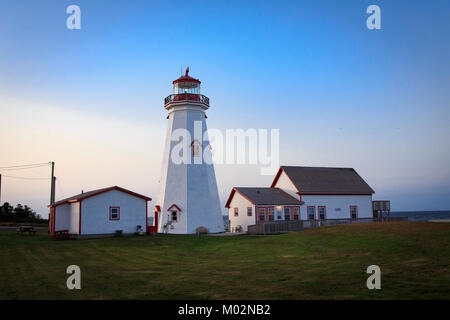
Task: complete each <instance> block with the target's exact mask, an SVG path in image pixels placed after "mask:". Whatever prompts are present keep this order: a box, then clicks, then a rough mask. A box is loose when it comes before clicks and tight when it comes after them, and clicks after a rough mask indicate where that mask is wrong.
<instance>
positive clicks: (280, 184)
mask: <svg viewBox="0 0 450 320" xmlns="http://www.w3.org/2000/svg"><path fill="white" fill-rule="evenodd" d="M274 187H275V188H280V189H281V190H283V191H284V192H286V193H288V194H289V195H291V196H293V197H294V198H295V199H297V200H298V199H299V196H298V194H297V192H298V191H297V188H296V187H295V186H294V184H293V183H292V181H291V179H289V177H288V176H287V174H286V173H285V172H284V170H283V171H282V172H281V174H280V177H279V178H278V180H277V183H276V184H275V186H274Z"/></svg>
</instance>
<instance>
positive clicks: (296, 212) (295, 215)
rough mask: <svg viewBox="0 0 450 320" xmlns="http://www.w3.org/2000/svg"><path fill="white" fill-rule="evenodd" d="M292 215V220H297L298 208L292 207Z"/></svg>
mask: <svg viewBox="0 0 450 320" xmlns="http://www.w3.org/2000/svg"><path fill="white" fill-rule="evenodd" d="M292 215H293V219H294V220H299V215H298V208H297V207H295V208H292Z"/></svg>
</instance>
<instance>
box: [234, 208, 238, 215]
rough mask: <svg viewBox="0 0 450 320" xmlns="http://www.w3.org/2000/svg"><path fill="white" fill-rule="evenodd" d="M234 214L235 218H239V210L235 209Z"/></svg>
mask: <svg viewBox="0 0 450 320" xmlns="http://www.w3.org/2000/svg"><path fill="white" fill-rule="evenodd" d="M233 212H234V216H235V217H238V216H239V208H233Z"/></svg>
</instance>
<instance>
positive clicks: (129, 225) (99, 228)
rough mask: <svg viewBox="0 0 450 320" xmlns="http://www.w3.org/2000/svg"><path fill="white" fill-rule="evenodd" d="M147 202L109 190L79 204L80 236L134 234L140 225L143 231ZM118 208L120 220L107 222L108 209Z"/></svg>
mask: <svg viewBox="0 0 450 320" xmlns="http://www.w3.org/2000/svg"><path fill="white" fill-rule="evenodd" d="M146 206H147V201H146V200H144V199H142V198H138V197H135V196H132V195H130V194H128V193H125V192H122V191H118V190H111V191H108V192H105V193H102V194H99V195H96V196H93V197H90V198H87V199H84V200H82V202H81V235H93V234H111V233H114V232H115V231H116V230H122V231H123V233H124V234H127V233H134V232H136V227H137V226H138V225H140V226H141V227H142V228H143V229H144V230H145V224H146ZM110 207H120V220H109V208H110Z"/></svg>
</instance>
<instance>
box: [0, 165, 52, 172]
mask: <svg viewBox="0 0 450 320" xmlns="http://www.w3.org/2000/svg"><path fill="white" fill-rule="evenodd" d="M42 167H47V165H41V166H33V167H23V168H10V169H9V168H7V169H1V168H0V170H5V171H16V170H26V169H36V168H42Z"/></svg>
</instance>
